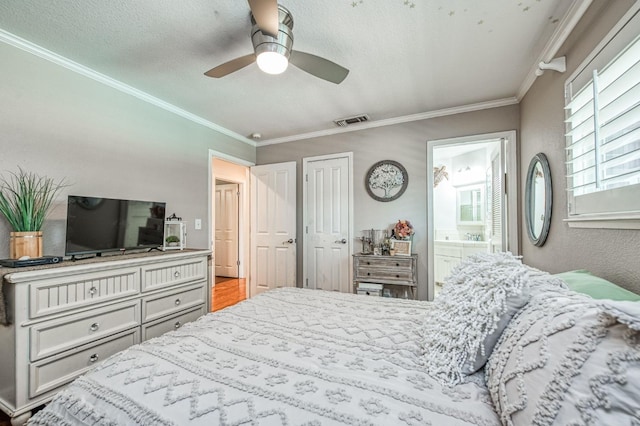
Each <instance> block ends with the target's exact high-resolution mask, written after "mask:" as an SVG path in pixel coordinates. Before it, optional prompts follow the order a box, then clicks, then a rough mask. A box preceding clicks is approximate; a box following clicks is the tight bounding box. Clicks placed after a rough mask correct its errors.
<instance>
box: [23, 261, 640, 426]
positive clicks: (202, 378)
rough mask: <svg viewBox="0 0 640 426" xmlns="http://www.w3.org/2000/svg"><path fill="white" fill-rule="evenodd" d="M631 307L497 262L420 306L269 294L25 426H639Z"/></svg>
mask: <svg viewBox="0 0 640 426" xmlns="http://www.w3.org/2000/svg"><path fill="white" fill-rule="evenodd" d="M638 306H640V304H639V303H637V302H624V301H608V300H594V299H592V298H590V297H588V296H585V295H581V294H578V293H576V292H574V291H572V290H570V289H569V288H567V286H566V284H565V282H564V281H562V280H560V279H559V278H557V277H553V276H551V275H549V274H546V273H544V272H541V271H537V270H534V269H532V268H529V267H527V266H525V265H522V263H521V262H520V260H519V259H517V258H516V257H514V256H511V255H510V254H499V255H476V256H473V257H471V258H469V259H468V260H467V261H464V262H463V263H462V264H461V265H460V266H459V267H458V268H457V269H456V270H454V273H453V274H452V277H450V280H449V281H448V282H447V284H446V285H445V289H444V290H443V294H442V295H441V296H440V297H439V298H438V300H437V301H436V302H433V303H428V302H420V301H413V300H401V299H389V298H381V297H370V296H359V295H353V294H341V293H332V292H324V291H314V290H305V289H297V288H283V289H278V290H273V291H269V292H266V293H263V294H261V295H259V296H256V297H254V298H252V299H249V300H246V301H244V302H242V303H239V304H237V305H235V306H232V307H230V308H227V309H224V310H222V311H219V312H217V313H214V314H209V315H205V316H203V317H201V318H200V319H199V320H197V321H195V322H193V323H190V324H188V325H185V326H184V327H182V328H181V329H179V330H177V331H174V332H170V333H167V334H165V335H163V336H161V337H158V338H156V339H152V340H150V341H147V342H144V343H142V344H140V345H137V346H133V347H131V348H129V349H127V350H125V351H123V352H121V353H119V354H116V355H115V356H113V357H111V358H110V359H108V360H106V361H104V362H103V363H102V364H100V365H99V366H98V367H96V368H95V369H93V370H92V371H91V372H90V373H88V374H86V375H85V376H83V377H81V378H79V379H77V380H76V381H75V382H73V383H72V384H71V385H70V386H68V387H67V388H66V389H65V390H64V391H62V392H60V393H59V394H58V395H57V396H56V397H55V398H54V400H53V401H52V402H51V403H50V404H49V405H48V406H47V407H46V408H45V409H44V410H42V411H40V412H39V413H37V414H36V415H35V416H34V417H33V418H32V419H31V420H30V424H32V425H67V424H70V425H73V424H88V425H121V424H142V425H187V424H188V425H218V424H219V425H242V424H251V425H309V426H311V425H333V424H349V425H410V426H413V425H499V424H523V425H524V424H568V423H572V424H627V425H631V424H640V405H639V403H638V401H640V396H639V395H640V388H639V387H640V332H639V331H638V330H640V309H638ZM567 373H569V374H567ZM603 422H606V423H603ZM634 422H635V423H634Z"/></svg>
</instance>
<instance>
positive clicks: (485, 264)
mask: <svg viewBox="0 0 640 426" xmlns="http://www.w3.org/2000/svg"><path fill="white" fill-rule="evenodd" d="M528 277H529V268H528V267H526V266H524V265H523V264H522V262H521V261H520V259H519V258H517V257H515V256H513V255H512V254H511V253H492V254H489V253H482V254H476V255H473V256H469V257H467V258H466V259H464V260H463V261H462V262H461V263H460V264H459V265H458V266H457V267H456V268H454V270H453V271H452V273H451V275H450V276H449V277H447V278H446V280H445V285H444V287H443V289H442V292H441V293H440V295H439V296H438V297H437V298H436V300H435V301H434V307H433V309H432V310H431V311H430V312H429V315H428V317H427V318H426V320H425V322H424V324H423V325H422V327H421V328H420V329H419V335H420V345H421V349H422V361H423V363H422V365H423V367H424V368H425V370H426V372H427V373H428V374H429V375H431V376H432V377H434V378H436V379H438V380H439V381H440V382H441V383H442V384H444V385H453V384H456V383H460V382H462V381H463V379H464V377H465V376H467V375H470V374H472V373H474V372H475V371H477V370H479V369H480V368H482V366H483V365H484V364H485V363H486V361H487V359H488V358H489V355H491V352H492V350H493V347H494V345H495V343H496V341H497V340H498V338H499V337H500V335H501V334H502V331H503V330H504V328H505V327H506V325H507V324H508V323H509V320H510V319H511V318H512V317H513V315H514V314H515V313H516V312H517V311H518V310H519V309H520V308H521V307H522V306H523V305H525V304H526V303H527V301H528V300H529V286H528Z"/></svg>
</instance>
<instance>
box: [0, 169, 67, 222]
mask: <svg viewBox="0 0 640 426" xmlns="http://www.w3.org/2000/svg"><path fill="white" fill-rule="evenodd" d="M65 186H66V184H65V183H64V180H63V181H60V182H55V181H54V180H53V179H52V178H48V177H44V176H39V175H37V174H35V173H32V172H25V171H24V170H22V169H21V168H19V169H18V172H17V173H9V177H5V176H2V177H1V178H0V213H2V214H3V215H4V217H5V218H6V219H7V222H9V225H10V226H11V228H13V230H14V231H17V232H25V231H40V230H41V229H42V224H43V222H44V219H45V217H46V215H47V213H48V211H49V208H50V207H51V203H52V202H53V200H54V198H55V196H56V194H57V193H58V191H60V189H62V188H63V187H65Z"/></svg>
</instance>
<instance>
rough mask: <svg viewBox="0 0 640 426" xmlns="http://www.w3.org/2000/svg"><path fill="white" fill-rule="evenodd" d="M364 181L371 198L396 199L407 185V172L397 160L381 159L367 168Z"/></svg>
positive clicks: (380, 199) (378, 199) (379, 199)
mask: <svg viewBox="0 0 640 426" xmlns="http://www.w3.org/2000/svg"><path fill="white" fill-rule="evenodd" d="M364 183H365V188H366V190H367V193H368V194H369V196H370V197H371V198H373V199H374V200H376V201H382V202H388V201H393V200H396V199H398V198H399V197H400V196H401V195H402V194H403V193H404V191H405V190H406V189H407V186H408V185H409V174H408V173H407V169H405V168H404V166H403V165H402V164H400V163H398V162H397V161H393V160H382V161H378V162H377V163H375V164H374V165H373V166H371V168H369V171H367V175H366V176H365V179H364Z"/></svg>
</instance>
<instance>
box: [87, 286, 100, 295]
mask: <svg viewBox="0 0 640 426" xmlns="http://www.w3.org/2000/svg"><path fill="white" fill-rule="evenodd" d="M97 292H98V289H97V288H95V287H91V288H90V289H89V294H90V295H92V296H93V295H94V294H96V293H97Z"/></svg>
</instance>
